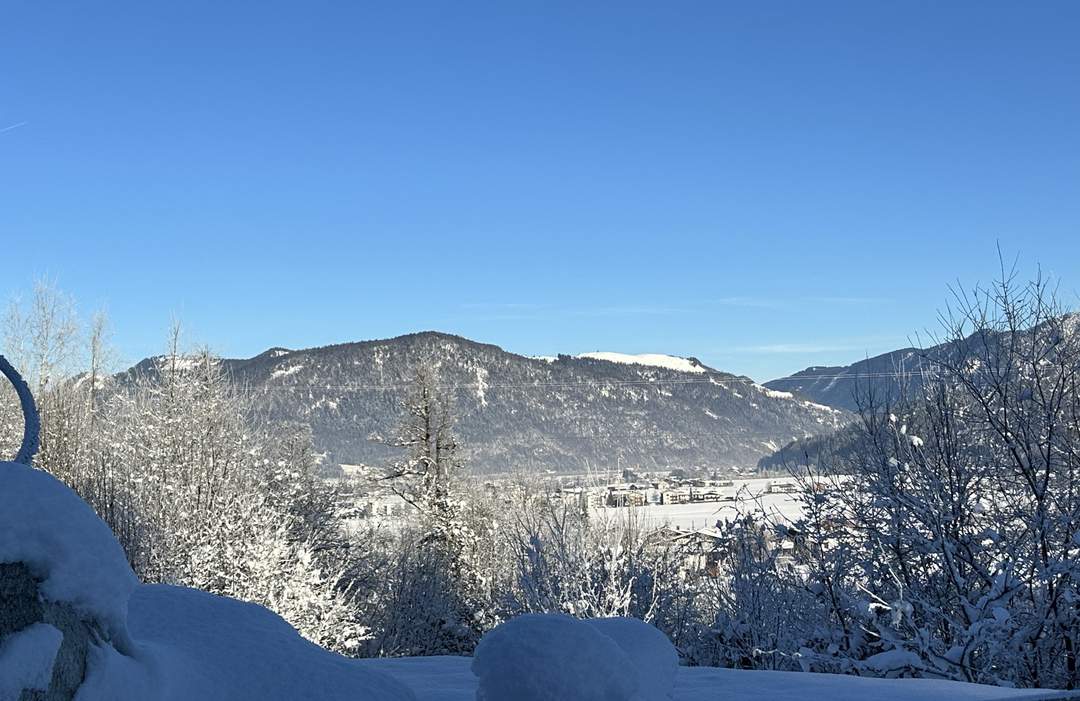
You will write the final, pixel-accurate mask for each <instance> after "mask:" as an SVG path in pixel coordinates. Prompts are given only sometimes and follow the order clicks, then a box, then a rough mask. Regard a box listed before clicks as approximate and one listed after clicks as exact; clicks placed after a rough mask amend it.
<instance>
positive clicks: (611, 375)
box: [125, 332, 850, 472]
mask: <svg viewBox="0 0 1080 701" xmlns="http://www.w3.org/2000/svg"><path fill="white" fill-rule="evenodd" d="M590 355H593V356H594V357H583V356H569V355H560V356H558V357H554V358H531V357H527V356H522V355H517V354H514V353H510V352H507V351H504V350H503V349H501V348H499V347H498V346H494V345H490V344H485V343H478V342H475V341H471V340H468V339H466V338H462V337H459V336H453V335H449V334H443V333H437V332H423V333H416V334H409V335H406V336H400V337H397V338H392V339H386V340H375V341H362V342H357V343H344V344H339V345H333V346H325V347H321V348H310V349H304V350H288V349H284V348H272V349H269V350H267V351H265V352H263V353H261V354H259V355H257V356H255V357H253V358H249V359H226V360H223V361H222V363H223V367H224V369H225V370H226V373H227V374H228V376H229V377H230V378H231V379H232V380H233V381H234V383H236V386H237V387H238V388H240V390H241V391H244V392H249V393H251V394H252V395H253V396H254V397H255V398H256V399H257V405H258V406H259V408H260V411H262V412H265V416H266V418H267V419H269V420H270V421H276V422H285V423H301V424H306V425H309V426H310V427H311V431H312V435H313V439H314V442H315V445H316V448H317V449H319V450H320V451H324V452H326V453H328V455H329V458H330V460H331V461H333V462H339V463H366V464H376V463H381V462H385V461H386V460H388V459H390V458H391V457H392V456H393V455H395V454H396V451H395V450H394V449H392V448H389V447H387V446H386V445H385V443H384V441H385V439H388V438H390V437H391V436H392V434H393V432H394V429H395V426H396V424H397V421H398V419H399V417H400V416H401V412H402V408H401V402H402V400H403V399H404V397H405V396H406V394H407V391H408V387H409V385H410V382H411V381H412V377H413V373H414V370H415V367H416V366H417V364H419V363H421V362H429V363H431V364H433V365H435V366H436V367H437V371H438V375H439V378H440V384H441V385H442V386H443V387H444V389H445V391H446V392H448V393H449V394H450V395H451V396H452V397H453V400H454V405H455V407H456V410H457V415H458V420H457V426H458V431H459V433H460V436H461V438H462V440H463V442H464V443H465V445H466V447H467V450H468V455H469V462H470V465H471V467H472V468H474V469H476V470H479V471H506V470H522V471H528V472H532V471H544V470H556V471H581V470H585V469H598V470H606V469H613V468H617V467H620V466H621V467H639V468H642V469H650V468H662V467H669V466H670V467H691V466H702V467H707V468H710V469H729V468H750V467H753V466H754V465H755V464H756V463H757V460H758V459H759V458H761V457H762V456H763V455H767V454H770V453H772V452H773V451H774V450H776V449H777V448H778V447H780V446H781V445H784V444H785V443H788V442H789V441H791V440H793V439H795V438H799V437H802V436H806V435H811V434H817V433H821V432H823V431H828V430H831V429H833V428H835V427H837V426H839V425H842V424H843V423H844V422H845V421H846V420H848V419H849V418H850V417H849V415H848V414H847V413H846V412H843V411H838V410H836V409H832V408H829V407H824V406H820V405H817V404H813V403H811V402H807V401H804V400H802V399H799V398H797V397H794V396H792V395H790V394H787V393H784V392H776V391H773V390H770V389H768V388H766V387H763V386H761V385H758V384H756V383H754V382H753V381H752V380H751V379H749V378H746V377H740V376H736V375H732V374H729V373H724V372H721V371H718V370H715V369H713V368H709V367H706V366H704V365H702V364H701V363H700V362H699V361H697V360H696V359H692V358H691V359H684V358H674V357H671V356H640V357H636V356H622V355H619V354H590ZM637 358H640V359H641V362H645V363H648V364H636V359H637ZM159 362H160V360H159V359H154V358H150V359H147V360H144V361H143V362H141V363H140V364H139V365H137V366H135V367H134V368H132V369H131V370H129V371H128V372H127V373H125V375H126V376H129V377H130V376H132V375H134V374H140V373H148V372H149V373H153V372H154V371H155V367H156V365H157V363H159Z"/></svg>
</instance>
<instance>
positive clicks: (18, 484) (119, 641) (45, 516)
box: [0, 462, 138, 651]
mask: <svg viewBox="0 0 1080 701" xmlns="http://www.w3.org/2000/svg"><path fill="white" fill-rule="evenodd" d="M0 562H4V563H12V562H22V563H24V564H25V565H26V566H27V567H28V568H29V569H30V571H31V573H32V574H33V575H34V577H36V578H38V579H40V580H41V585H40V592H41V595H42V596H43V597H44V598H45V599H47V600H49V601H53V602H57V603H66V604H69V605H70V606H71V607H72V609H73V610H74V611H75V612H76V613H78V614H79V615H82V616H85V617H86V618H87V619H93V620H94V621H96V622H97V623H98V624H99V625H100V627H101V629H102V631H104V632H105V633H106V635H107V636H108V638H109V640H110V641H111V642H112V643H113V644H114V645H116V646H117V647H118V648H119V649H121V650H122V651H128V650H130V639H129V637H128V634H127V625H126V619H127V601H128V597H129V596H130V595H131V592H132V591H134V589H135V586H136V585H137V584H138V581H137V580H136V578H135V575H134V573H132V571H131V567H129V566H128V562H127V558H126V557H125V556H124V551H123V550H122V549H121V548H120V544H119V543H117V542H116V538H114V537H113V534H112V531H111V530H109V527H108V526H106V525H105V523H104V522H102V520H101V519H99V518H98V517H97V514H95V513H94V512H93V510H92V509H91V508H90V507H89V506H87V505H86V503H85V502H84V501H83V500H82V499H80V498H79V497H78V496H77V495H76V494H75V492H73V491H71V489H69V488H68V487H67V486H66V485H64V484H62V483H61V482H60V481H59V480H57V479H56V478H54V477H53V476H52V475H49V474H47V473H45V472H42V471H40V470H35V469H33V468H32V467H28V466H26V465H23V464H21V463H12V462H3V463H0Z"/></svg>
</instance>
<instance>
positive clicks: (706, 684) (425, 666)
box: [360, 657, 1080, 701]
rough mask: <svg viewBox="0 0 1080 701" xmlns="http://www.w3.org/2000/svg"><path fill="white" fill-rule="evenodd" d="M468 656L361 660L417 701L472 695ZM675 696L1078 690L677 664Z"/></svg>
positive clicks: (846, 700) (952, 696)
mask: <svg viewBox="0 0 1080 701" xmlns="http://www.w3.org/2000/svg"><path fill="white" fill-rule="evenodd" d="M471 661H472V660H471V659H470V658H468V657H407V658H403V659H392V660H363V661H361V662H360V664H361V665H363V666H365V667H367V668H369V669H376V670H379V671H382V672H386V673H388V674H391V675H393V676H394V677H396V678H398V679H401V680H402V681H404V682H405V683H406V684H407V685H408V686H409V688H410V689H411V690H412V691H413V692H414V693H415V694H416V698H417V701H473V699H475V698H476V696H475V694H476V678H475V677H474V676H473V674H472V672H471V671H470V670H469V665H470V663H471ZM672 698H673V699H674V701H818V700H821V701H941V700H947V701H1013V700H1014V699H1015V700H1017V701H1020V700H1024V701H1038V700H1040V699H1080V694H1069V693H1066V692H1045V691H1043V692H1040V691H1031V690H1014V689H1003V688H1001V687H994V686H983V685H979V684H961V683H959V682H945V681H936V680H928V679H868V678H865V677H848V676H839V675H835V674H813V673H809V672H807V673H804V672H753V671H746V670H736V669H716V668H713V667H680V668H679V670H678V674H677V676H676V678H675V690H674V694H673V696H672Z"/></svg>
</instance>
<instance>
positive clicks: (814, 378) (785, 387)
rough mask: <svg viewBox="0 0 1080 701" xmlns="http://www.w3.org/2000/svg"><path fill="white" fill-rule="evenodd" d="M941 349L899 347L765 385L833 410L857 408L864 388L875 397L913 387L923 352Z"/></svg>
mask: <svg viewBox="0 0 1080 701" xmlns="http://www.w3.org/2000/svg"><path fill="white" fill-rule="evenodd" d="M942 350H943V347H942V346H935V347H934V348H931V349H928V350H926V351H921V350H918V349H916V348H901V349H900V350H895V351H892V352H890V353H883V354H882V355H878V356H874V357H873V358H867V359H866V360H860V361H859V362H857V363H852V364H851V365H837V366H814V367H809V368H806V369H805V370H801V371H799V372H797V373H795V374H794V375H791V376H789V377H782V378H780V379H777V380H771V381H769V382H766V383H765V386H766V387H768V388H769V389H772V390H776V391H780V392H792V393H794V394H796V395H799V396H801V397H804V398H806V399H809V400H810V401H813V402H816V403H818V404H824V405H826V406H831V407H833V408H835V409H844V410H847V411H857V410H858V402H857V399H856V398H857V397H859V396H866V393H867V391H872V392H874V393H875V394H876V396H878V397H884V396H890V397H896V396H898V394H899V393H900V391H901V390H902V389H911V388H912V387H914V386H916V385H917V384H918V382H919V378H918V372H919V371H920V370H921V369H923V366H924V364H925V363H926V362H927V361H926V359H925V357H924V354H926V353H929V354H931V357H932V356H933V354H934V353H937V352H940V351H942Z"/></svg>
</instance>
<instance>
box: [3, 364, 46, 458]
mask: <svg viewBox="0 0 1080 701" xmlns="http://www.w3.org/2000/svg"><path fill="white" fill-rule="evenodd" d="M0 372H2V373H3V374H4V376H5V377H7V378H8V380H10V381H11V384H12V386H13V387H15V392H16V393H17V394H18V395H19V404H21V405H22V412H23V440H22V445H21V446H20V447H19V452H18V454H17V455H16V456H15V462H19V463H23V464H24V465H29V464H30V461H31V460H33V459H34V454H35V453H37V451H38V445H39V435H40V433H41V417H40V415H39V414H38V410H37V405H36V404H35V403H34V395H33V394H31V393H30V388H29V387H28V386H27V384H26V381H25V380H23V378H22V375H20V374H19V373H18V371H17V370H15V368H14V367H12V365H11V363H9V362H8V360H7V358H5V357H4V356H2V355H0Z"/></svg>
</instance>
